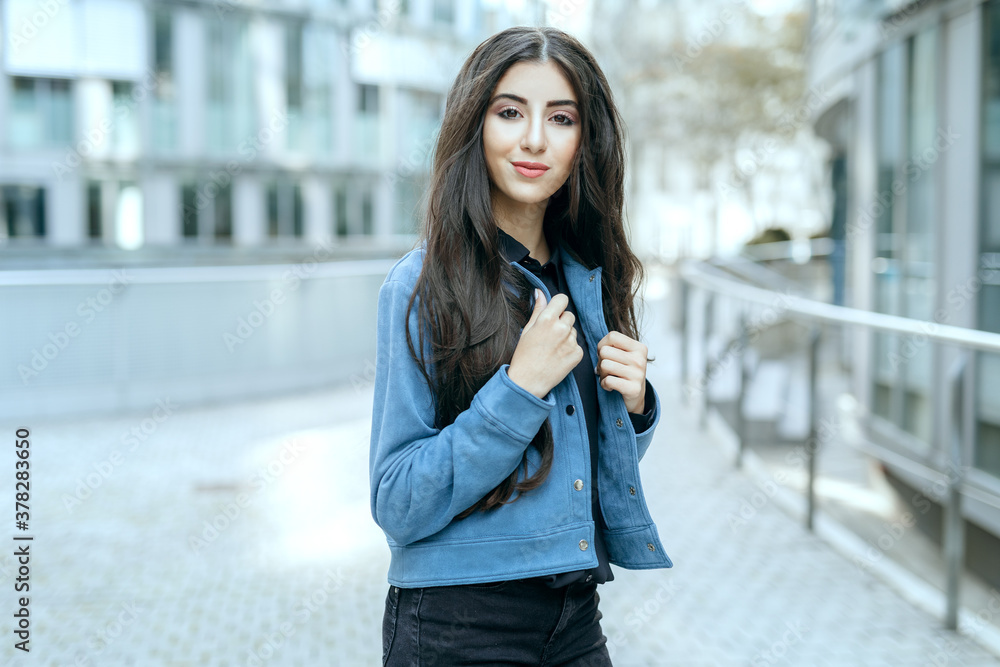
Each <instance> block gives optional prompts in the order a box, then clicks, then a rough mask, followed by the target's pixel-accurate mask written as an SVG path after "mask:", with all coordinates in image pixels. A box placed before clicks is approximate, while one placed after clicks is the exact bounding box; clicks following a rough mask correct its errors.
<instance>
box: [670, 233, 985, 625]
mask: <svg viewBox="0 0 1000 667" xmlns="http://www.w3.org/2000/svg"><path fill="white" fill-rule="evenodd" d="M774 245H777V244H774ZM783 251H787V248H785V249H776V251H774V252H769V253H767V258H768V259H777V258H780V257H781V256H782V252H783ZM741 273H742V272H741ZM680 278H681V280H682V283H681V289H680V298H681V300H682V303H681V305H680V312H681V313H682V317H683V319H682V331H681V343H682V344H681V355H682V359H681V383H682V388H686V385H687V382H688V376H689V373H688V348H689V343H688V338H689V332H688V328H689V326H688V320H689V318H688V300H689V298H690V297H689V294H688V292H689V286H690V287H694V288H698V289H701V290H704V294H705V296H706V298H705V312H706V317H705V319H704V322H705V324H704V339H705V343H704V344H705V345H707V340H708V335H709V333H710V329H711V323H710V319H711V318H710V317H709V313H710V311H711V310H712V308H713V305H714V299H715V297H716V295H721V296H724V297H727V298H729V299H732V300H734V301H735V302H737V303H740V304H753V305H756V306H765V307H770V308H776V306H777V305H778V304H779V303H780V309H776V313H777V311H778V310H780V318H779V317H776V318H775V320H774V321H772V322H770V323H768V326H772V325H773V324H775V323H776V322H777V321H784V320H783V319H781V318H784V319H791V320H796V321H801V322H805V323H807V324H808V325H809V326H810V337H809V345H808V349H809V385H808V386H809V438H808V440H807V443H812V445H811V446H807V447H806V448H805V449H806V453H807V466H808V477H807V488H806V525H807V527H808V529H809V530H812V529H813V520H814V514H815V511H816V499H815V486H814V484H815V476H816V454H817V445H816V443H817V431H818V424H817V421H818V420H817V399H816V394H817V389H816V386H817V382H816V378H817V371H818V353H819V345H820V341H821V339H822V332H821V329H820V327H819V326H818V325H819V324H820V323H827V324H836V325H842V326H845V327H862V328H864V329H866V330H872V331H880V332H886V333H890V334H904V335H919V336H923V337H926V339H928V340H930V341H935V342H937V343H943V344H947V345H953V346H955V347H957V348H959V354H958V357H957V359H956V360H955V362H954V364H953V365H952V366H951V368H950V370H949V373H948V382H947V391H948V392H949V397H950V399H951V400H950V401H949V404H950V406H951V416H950V425H949V426H950V428H949V437H948V442H947V443H944V444H945V446H944V447H942V449H943V451H945V452H947V461H948V472H947V473H942V472H941V471H939V470H936V469H934V468H932V467H929V466H927V465H925V464H924V463H922V462H921V461H919V460H916V459H915V458H913V457H908V456H905V455H903V454H900V453H898V452H895V451H892V450H891V449H889V448H886V447H882V446H880V445H875V444H874V443H868V445H867V450H868V451H867V452H866V453H868V454H871V455H873V456H875V457H877V458H879V459H881V460H885V461H888V462H890V463H891V464H892V465H896V466H897V467H899V468H901V469H905V470H906V471H907V472H909V473H910V474H913V475H916V476H918V477H920V478H922V479H924V480H926V481H928V482H931V483H934V484H941V485H944V486H946V488H947V497H946V498H947V499H946V504H945V505H946V506H945V508H944V513H945V525H944V537H943V544H944V546H943V549H944V557H945V563H946V581H947V583H946V595H947V607H946V613H945V626H946V627H947V628H948V629H952V630H954V629H956V628H957V627H958V609H959V582H960V578H961V573H962V564H963V561H964V558H965V524H964V519H963V513H962V501H963V498H964V497H974V498H976V500H978V501H980V502H984V503H987V504H989V505H992V506H994V507H1000V503H998V501H997V499H996V498H994V497H992V496H991V495H990V494H988V493H985V492H983V491H981V490H979V489H978V488H976V487H975V486H972V485H970V484H969V483H968V480H967V478H966V472H965V471H966V470H967V466H966V462H965V456H964V450H965V448H964V447H963V439H964V438H965V437H967V436H968V434H966V433H964V432H963V429H962V421H961V416H960V415H961V414H962V408H963V405H964V400H965V396H964V395H963V386H964V384H965V379H966V374H967V372H968V369H969V367H970V366H971V356H972V354H973V351H983V352H992V353H1000V334H997V333H990V332H986V331H978V330H974V329H966V328H962V327H956V326H950V325H945V324H937V323H935V324H934V326H933V327H929V326H928V323H927V322H924V321H921V320H915V319H910V318H906V317H899V316H895V315H886V314H882V313H875V312H871V311H864V310H859V309H856V308H848V307H844V306H835V305H831V304H828V303H823V302H820V301H816V300H813V299H808V298H804V297H801V296H797V295H794V294H791V293H789V292H784V293H782V292H779V291H776V290H772V289H763V288H760V287H755V286H753V285H749V284H747V283H746V282H743V281H742V280H740V279H737V278H734V277H731V276H729V275H726V274H725V273H724V272H723V271H722V270H721V269H720V268H718V266H713V265H711V264H709V263H707V262H696V261H688V262H685V263H683V264H682V265H681V267H680ZM764 328H766V327H759V328H756V329H755V331H757V332H760V331H763V329H764ZM747 338H748V328H747V325H746V318H745V315H744V313H743V312H742V311H741V313H740V315H739V329H738V332H737V334H736V335H735V336H733V337H732V338H731V339H730V341H729V343H728V344H727V345H724V346H723V347H722V350H723V351H722V353H720V355H719V358H717V359H712V358H711V355H709V354H708V353H707V351H706V354H705V355H704V356H705V360H704V366H705V367H704V373H705V375H704V377H705V378H708V377H710V373H711V372H712V369H713V367H714V366H716V365H717V364H718V363H719V360H720V359H721V357H722V355H725V354H729V353H731V352H732V351H733V349H736V350H737V351H738V353H739V357H738V358H739V363H740V369H741V382H740V389H739V398H738V399H737V403H736V406H737V409H736V415H737V416H736V431H737V437H738V439H739V453H738V455H737V461H736V465H737V466H739V465H741V460H742V457H743V455H744V450H745V447H746V440H747V437H746V430H745V419H744V418H743V414H742V412H743V408H742V406H743V399H744V391H745V389H744V387H745V385H746V369H745V364H744V359H743V353H744V351H745V349H746V346H747ZM703 394H704V398H703V400H704V403H703V411H702V419H704V417H705V414H706V412H707V408H708V392H707V391H705V392H703Z"/></svg>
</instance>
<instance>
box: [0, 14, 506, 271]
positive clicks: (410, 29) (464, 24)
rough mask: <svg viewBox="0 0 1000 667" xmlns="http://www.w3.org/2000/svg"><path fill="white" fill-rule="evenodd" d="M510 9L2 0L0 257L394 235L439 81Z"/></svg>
mask: <svg viewBox="0 0 1000 667" xmlns="http://www.w3.org/2000/svg"><path fill="white" fill-rule="evenodd" d="M522 18H523V17H518V16H515V15H512V14H511V13H510V11H509V10H507V9H505V8H502V7H499V6H498V7H496V8H494V6H493V5H491V4H489V3H481V2H479V1H478V0H477V1H473V2H464V1H463V2H458V1H457V0H408V1H403V0H262V1H260V2H243V1H241V0H205V1H192V2H173V1H167V0H161V1H154V2H140V1H139V0H0V35H2V41H0V63H2V67H0V252H7V253H8V256H9V255H10V251H15V250H20V251H22V252H24V253H29V254H30V253H38V252H44V251H46V250H47V251H50V252H54V251H55V249H57V248H62V249H65V248H69V249H78V248H81V247H87V248H96V247H99V248H102V249H140V248H143V249H149V248H153V247H158V248H167V249H172V248H192V247H197V248H200V249H205V248H210V249H213V251H214V250H219V249H222V248H225V247H232V246H240V247H244V248H267V247H275V246H283V247H291V248H294V247H296V246H297V245H308V244H310V243H311V242H315V241H319V240H321V239H328V240H330V239H332V240H334V241H343V242H345V243H346V242H349V241H360V242H361V243H362V244H371V243H372V241H373V240H379V239H382V240H385V239H391V238H397V239H398V238H400V237H405V236H406V235H410V234H412V233H413V232H414V231H415V225H416V216H417V209H418V206H419V203H420V201H419V200H420V195H421V194H422V192H423V191H424V189H425V188H424V186H425V184H426V180H427V178H426V174H427V168H428V166H429V156H430V152H431V149H432V147H433V142H434V139H435V136H436V134H435V133H436V129H437V127H438V124H439V121H440V117H441V114H442V112H443V107H444V99H445V95H446V93H447V88H448V86H449V85H450V83H451V80H452V79H453V78H454V76H455V74H456V73H457V71H458V67H459V66H460V65H461V62H462V60H464V58H465V56H466V55H467V53H468V51H470V50H471V49H472V48H473V47H474V46H475V45H476V44H477V43H478V42H479V41H481V39H482V38H484V37H485V36H486V35H488V34H491V33H492V32H494V31H496V30H499V29H501V28H503V27H506V26H507V25H511V24H513V23H516V22H518V21H519V20H521V19H522ZM220 251H221V252H224V250H220Z"/></svg>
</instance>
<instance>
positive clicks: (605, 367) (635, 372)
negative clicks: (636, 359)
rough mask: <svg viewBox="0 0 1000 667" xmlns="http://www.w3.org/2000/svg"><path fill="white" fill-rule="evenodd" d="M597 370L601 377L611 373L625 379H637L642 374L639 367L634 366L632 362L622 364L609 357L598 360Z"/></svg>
mask: <svg viewBox="0 0 1000 667" xmlns="http://www.w3.org/2000/svg"><path fill="white" fill-rule="evenodd" d="M597 370H598V373H600V375H601V377H607V376H609V375H611V376H614V377H619V378H623V379H625V380H639V379H640V378H641V377H643V375H644V373H643V371H642V370H641V369H639V368H636V367H635V366H633V365H632V364H622V363H619V362H617V361H612V360H610V359H601V360H600V361H598V362H597Z"/></svg>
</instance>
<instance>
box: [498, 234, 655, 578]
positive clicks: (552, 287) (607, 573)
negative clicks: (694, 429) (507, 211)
mask: <svg viewBox="0 0 1000 667" xmlns="http://www.w3.org/2000/svg"><path fill="white" fill-rule="evenodd" d="M497 231H498V232H499V233H500V247H501V251H502V252H503V255H504V257H505V258H506V259H507V261H508V262H518V263H519V264H521V266H523V267H525V268H526V269H528V270H529V271H531V272H532V273H534V274H535V275H536V276H538V277H539V278H540V279H541V281H542V283H544V284H545V287H546V288H548V290H549V294H551V295H553V296H554V295H556V294H565V295H566V297H567V298H568V299H569V304H568V305H567V307H566V310H568V311H569V312H571V313H573V315H574V316H575V317H577V320H579V316H578V315H577V313H576V307H575V306H574V304H573V297H572V296H570V293H569V289H568V288H567V287H566V280H565V278H564V276H563V267H562V261H561V257H560V254H561V251H560V249H559V246H558V244H557V243H554V242H553V239H552V238H551V237H550V236H549V235H548V231H547V230H546V232H545V234H546V237H545V238H546V239H547V240H548V244H549V250H550V252H551V254H552V256H551V257H550V258H549V261H547V262H546V263H545V264H544V265H542V264H539V262H538V260H536V259H534V258H533V257H531V256H530V255H529V253H528V249H527V248H525V247H524V245H523V244H521V243H520V242H519V241H518V240H517V239H515V238H514V237H513V236H511V235H510V234H508V233H507V232H505V231H503V230H502V229H500V228H499V227H498V228H497ZM576 342H577V344H578V345H579V346H580V347H581V348H583V359H581V360H580V363H579V364H577V366H576V368H574V369H573V377H574V378H575V379H576V385H577V388H578V389H579V390H580V400H581V401H582V403H583V406H582V407H583V413H584V420H585V422H586V425H587V436H588V439H589V441H590V490H591V493H590V498H591V506H592V513H593V517H594V550H595V551H596V552H597V567H595V568H591V569H587V570H575V571H572V572H562V573H559V574H550V575H546V576H543V577H539V579H542V580H543V581H545V583H546V584H547V585H548V586H550V587H552V588H559V587H562V586H566V585H567V584H570V583H573V582H574V581H581V580H582V581H585V582H588V583H589V582H591V581H594V582H596V583H599V584H603V583H605V582H608V581H613V580H614V578H615V576H614V574H613V573H612V572H611V564H610V563H609V561H608V552H607V548H606V547H605V545H604V537H603V536H602V534H601V530H602V529H604V528H606V527H607V525H606V524H605V523H604V516H603V515H602V514H601V504H600V502H599V492H598V488H597V423H598V419H599V410H600V408H599V407H598V403H597V388H598V387H597V380H598V375H597V374H596V373H595V372H594V368H593V367H592V366H591V365H590V351H589V347H588V342H587V339H586V337H585V336H584V333H583V327H582V326H579V324H578V325H577V326H576ZM597 342H598V341H594V344H595V345H596V344H597ZM646 383H647V384H646V394H645V399H644V403H643V414H641V415H637V414H633V413H631V412H630V413H628V416H629V418H630V419H631V420H632V426H633V428H634V429H635V432H636V433H642V432H643V431H645V430H646V429H647V428H649V425H650V423H651V422H652V416H653V408H654V407H655V405H654V403H653V392H652V391H650V389H649V381H648V380H647V381H646ZM563 409H565V407H564V408H563Z"/></svg>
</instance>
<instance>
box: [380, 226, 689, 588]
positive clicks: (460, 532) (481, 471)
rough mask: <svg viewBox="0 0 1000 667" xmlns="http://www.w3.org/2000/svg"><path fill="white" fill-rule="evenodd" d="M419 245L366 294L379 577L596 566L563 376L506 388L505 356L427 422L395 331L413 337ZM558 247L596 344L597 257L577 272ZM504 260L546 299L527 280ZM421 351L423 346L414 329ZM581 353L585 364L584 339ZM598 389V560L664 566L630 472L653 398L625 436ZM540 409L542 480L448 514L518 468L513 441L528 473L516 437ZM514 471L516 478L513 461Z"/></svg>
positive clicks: (457, 578) (574, 401) (524, 441)
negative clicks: (545, 472) (539, 392)
mask: <svg viewBox="0 0 1000 667" xmlns="http://www.w3.org/2000/svg"><path fill="white" fill-rule="evenodd" d="M425 248H426V245H425V244H421V246H420V247H418V248H415V249H414V250H411V251H410V252H408V253H407V254H406V255H404V256H403V257H402V258H401V259H400V260H399V261H398V262H396V263H395V264H394V265H393V267H392V268H391V269H390V270H389V273H388V275H387V276H386V278H385V282H384V283H383V284H382V287H381V289H380V290H379V296H378V326H377V329H376V348H377V352H376V354H377V356H376V362H375V397H374V409H373V413H372V430H371V452H370V458H369V473H370V481H371V512H372V517H373V518H374V519H375V522H376V523H377V524H378V525H379V526H380V527H381V528H382V530H383V532H384V533H385V535H386V540H387V542H388V544H389V550H390V555H391V560H390V565H389V573H388V581H389V583H390V584H393V585H395V586H401V587H404V588H415V587H424V586H450V585H456V584H471V583H483V582H492V581H502V580H507V579H523V578H527V577H535V576H542V575H546V574H555V573H560V572H567V571H572V570H580V569H585V568H591V567H595V566H596V565H597V555H596V553H595V552H594V549H592V548H590V545H591V544H592V543H593V541H594V529H595V523H594V520H593V516H592V511H591V496H590V490H589V489H588V488H587V485H586V484H584V485H581V484H580V482H581V481H583V480H587V482H588V484H589V480H590V478H591V475H590V450H589V444H588V439H587V434H586V430H585V429H586V424H585V422H584V414H583V410H581V409H576V410H574V409H569V410H567V408H568V407H569V406H577V407H579V406H580V394H579V391H578V389H577V384H576V380H575V378H574V377H573V373H568V374H567V375H566V377H565V378H564V379H563V380H562V381H561V382H560V383H559V384H558V385H556V386H555V387H554V388H553V389H552V390H551V391H550V392H549V393H548V394H546V396H545V398H544V399H541V398H538V397H537V396H535V395H534V394H532V393H530V392H528V391H527V390H526V389H524V388H522V387H520V386H519V385H517V384H515V383H514V381H513V380H511V379H510V377H509V376H508V375H507V370H508V368H509V367H510V365H509V364H504V365H502V366H501V367H500V368H499V369H498V370H497V372H496V373H495V374H494V375H493V376H492V377H491V378H490V379H489V380H488V381H487V382H486V383H485V384H484V385H483V387H482V388H481V389H480V390H479V391H478V393H477V394H476V395H475V397H474V398H473V400H472V404H471V405H470V406H469V408H468V409H466V410H465V411H464V412H462V413H461V414H459V416H458V418H457V419H455V421H454V422H453V423H452V424H449V425H447V426H446V427H445V428H443V429H442V428H436V427H435V425H434V413H435V410H434V400H433V396H432V394H431V393H430V391H429V389H428V387H427V383H426V380H425V379H424V377H423V374H422V373H421V372H420V369H419V367H418V365H417V363H416V362H415V361H414V360H413V358H412V357H411V355H410V351H409V348H408V346H407V343H406V330H405V329H404V326H405V327H408V328H409V330H410V335H411V338H412V340H413V343H414V345H417V344H418V341H419V340H420V339H419V336H418V328H417V327H418V324H417V306H418V303H419V302H414V308H413V310H412V311H411V313H410V318H409V320H408V321H405V323H404V320H405V315H406V307H407V303H408V301H409V298H410V295H411V294H412V293H413V288H414V286H415V285H416V280H417V277H418V276H419V275H420V270H421V267H422V264H423V259H424V254H425ZM561 249H562V253H563V254H562V257H563V262H564V265H563V269H564V274H565V278H566V282H567V285H568V288H569V292H570V295H571V296H572V297H573V302H574V304H575V305H576V309H577V321H576V324H575V326H581V327H583V331H584V334H585V335H586V336H587V339H588V340H591V341H595V342H596V341H599V340H601V339H602V338H604V336H606V335H607V334H608V328H607V324H606V323H605V320H604V315H603V313H604V310H603V307H602V301H601V299H602V292H601V267H597V268H595V269H587V268H585V267H584V266H583V265H581V264H580V263H579V262H577V261H576V260H575V259H574V258H573V257H572V256H571V255H570V253H569V252H568V251H567V249H566V247H565V246H561ZM511 264H512V265H513V266H515V267H517V269H518V270H520V271H521V272H522V273H524V274H525V276H526V277H527V279H528V280H529V281H530V282H531V284H533V285H534V286H536V287H538V288H539V289H540V290H542V292H543V293H544V294H545V297H546V299H547V300H548V299H551V295H550V294H549V292H548V290H547V289H546V287H545V285H544V284H543V283H542V281H541V280H539V279H538V277H537V276H535V275H534V274H532V273H531V272H530V271H529V270H528V269H526V268H525V267H523V266H521V265H520V264H518V263H517V262H511ZM533 303H534V297H533V296H532V305H533ZM424 350H425V354H426V351H427V350H429V334H426V333H425V343H424ZM427 356H428V358H429V355H427ZM590 357H591V361H592V365H594V366H596V365H597V346H596V344H595V345H591V346H590ZM428 370H429V372H430V370H431V369H428ZM649 387H650V388H652V384H650V385H649ZM597 393H598V404H599V406H600V422H599V435H598V438H599V440H598V442H599V450H600V456H599V462H598V488H599V489H600V502H601V509H602V512H603V514H604V518H605V521H606V523H607V526H608V528H607V530H605V531H604V533H603V537H604V540H605V543H606V545H607V549H608V556H609V559H610V561H611V563H613V564H615V565H618V566H619V567H623V568H626V569H633V570H640V569H652V568H660V567H672V566H673V563H672V562H671V561H670V558H669V556H667V553H666V551H665V550H664V548H663V545H662V544H661V543H660V538H659V535H658V533H657V530H656V526H655V524H654V523H653V520H652V519H651V518H650V515H649V510H648V508H647V507H646V501H645V497H644V495H643V491H642V485H641V483H640V480H639V461H640V459H642V457H643V455H644V454H645V453H646V450H647V449H648V447H649V443H650V441H651V440H652V438H653V433H654V431H655V430H656V426H657V425H658V424H659V419H660V413H661V409H660V398H659V396H658V395H656V391H655V389H653V393H654V396H655V399H656V405H655V408H654V417H653V422H652V424H651V425H650V427H649V428H648V429H647V430H646V431H644V432H643V433H641V434H639V435H638V436H637V435H636V433H635V429H634V428H633V426H632V422H631V420H630V419H629V416H628V410H627V409H626V407H625V400H624V398H623V397H622V395H621V394H620V393H618V392H617V391H607V390H605V389H603V388H602V387H600V385H598V389H597ZM570 413H572V414H570ZM546 418H548V419H549V420H550V422H551V426H552V433H553V439H554V447H555V450H554V452H553V461H552V468H551V470H550V472H549V476H548V477H547V478H546V480H545V482H544V483H543V484H542V485H541V486H539V487H538V488H536V489H533V490H531V491H528V492H525V493H524V494H520V495H518V496H516V500H514V502H510V503H508V504H506V505H502V506H500V507H498V508H495V509H492V510H489V511H486V512H474V513H473V514H471V515H470V516H468V517H466V518H465V519H461V520H458V521H453V519H454V517H455V516H456V515H458V514H459V513H461V512H462V511H463V510H465V509H466V508H468V507H469V506H471V505H473V504H474V503H476V502H477V501H478V500H480V499H481V498H482V497H483V496H484V495H486V494H487V493H488V492H489V491H491V490H492V489H493V488H494V487H495V486H496V485H497V484H499V483H500V482H501V481H503V480H504V479H505V478H506V477H507V476H508V475H509V474H510V473H511V472H512V471H513V470H514V469H515V468H517V467H518V464H519V463H520V461H521V457H522V455H523V454H524V452H525V450H526V449H527V451H528V466H529V473H533V472H534V471H535V470H537V469H538V466H539V464H540V462H541V461H540V456H539V455H538V452H537V450H535V448H534V447H531V448H528V445H529V443H530V442H531V440H532V438H533V437H534V436H535V433H537V432H538V429H539V428H540V427H541V426H542V424H543V423H544V421H545V420H546ZM520 474H521V477H520V478H522V479H523V469H522V471H521V473H520ZM581 486H582V488H580V487H581Z"/></svg>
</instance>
